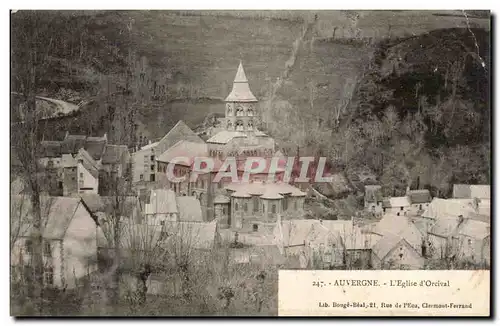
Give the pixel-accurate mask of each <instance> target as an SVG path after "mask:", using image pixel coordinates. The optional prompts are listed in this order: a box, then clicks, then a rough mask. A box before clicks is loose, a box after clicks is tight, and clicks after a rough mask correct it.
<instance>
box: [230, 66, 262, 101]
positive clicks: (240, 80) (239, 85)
mask: <svg viewBox="0 0 500 326" xmlns="http://www.w3.org/2000/svg"><path fill="white" fill-rule="evenodd" d="M225 101H226V102H257V99H256V98H255V96H254V95H253V94H252V91H251V90H250V87H249V85H248V80H247V77H246V75H245V71H244V70H243V65H242V63H241V61H240V64H239V66H238V71H237V72H236V76H235V77H234V81H233V89H232V90H231V93H229V95H228V96H227V97H226V100H225Z"/></svg>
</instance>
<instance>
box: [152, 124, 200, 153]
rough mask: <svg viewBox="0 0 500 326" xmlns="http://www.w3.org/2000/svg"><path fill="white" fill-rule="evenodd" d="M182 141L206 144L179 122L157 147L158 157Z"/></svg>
mask: <svg viewBox="0 0 500 326" xmlns="http://www.w3.org/2000/svg"><path fill="white" fill-rule="evenodd" d="M181 140H184V141H189V142H192V143H204V141H203V139H201V138H200V137H199V136H198V135H197V134H196V133H195V132H194V131H193V130H192V129H191V128H189V126H188V125H187V124H186V123H185V122H184V121H182V120H179V121H177V123H176V124H175V126H173V127H172V129H170V130H169V131H168V133H167V134H166V135H165V136H163V138H162V139H160V140H159V141H158V144H157V145H156V146H155V147H156V148H155V151H157V154H158V155H160V154H163V153H164V152H165V151H166V150H168V149H169V148H170V147H172V146H174V145H175V144H176V143H178V142H179V141H181ZM151 145H153V144H151ZM148 146H149V145H148Z"/></svg>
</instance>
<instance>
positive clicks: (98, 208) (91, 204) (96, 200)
mask: <svg viewBox="0 0 500 326" xmlns="http://www.w3.org/2000/svg"><path fill="white" fill-rule="evenodd" d="M80 198H81V199H82V201H83V203H84V204H85V205H86V206H87V208H88V209H89V210H90V212H91V213H93V214H95V213H97V212H103V211H104V202H103V201H102V199H101V196H100V195H98V194H91V193H86V194H80Z"/></svg>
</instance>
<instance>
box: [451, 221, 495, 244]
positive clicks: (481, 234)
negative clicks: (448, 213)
mask: <svg viewBox="0 0 500 326" xmlns="http://www.w3.org/2000/svg"><path fill="white" fill-rule="evenodd" d="M457 232H458V234H462V235H466V236H469V237H472V238H474V239H479V240H481V239H484V238H486V237H487V236H489V235H490V224H489V223H485V222H482V221H477V220H473V219H467V220H465V221H464V222H463V223H462V224H461V225H460V227H459V228H458V231H457Z"/></svg>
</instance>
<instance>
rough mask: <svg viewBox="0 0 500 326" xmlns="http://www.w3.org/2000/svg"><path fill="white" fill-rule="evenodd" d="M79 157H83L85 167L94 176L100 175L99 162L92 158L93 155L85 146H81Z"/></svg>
mask: <svg viewBox="0 0 500 326" xmlns="http://www.w3.org/2000/svg"><path fill="white" fill-rule="evenodd" d="M76 158H77V159H79V158H81V159H82V160H83V167H84V168H85V169H86V170H87V171H88V172H89V173H90V174H91V175H92V176H93V177H94V178H98V177H99V168H98V166H97V162H96V161H95V160H94V159H93V158H92V156H91V155H90V154H89V153H88V152H87V151H86V150H85V149H83V148H80V150H79V151H78V154H77V157H76Z"/></svg>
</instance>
